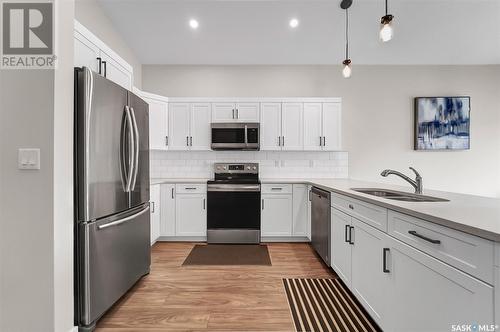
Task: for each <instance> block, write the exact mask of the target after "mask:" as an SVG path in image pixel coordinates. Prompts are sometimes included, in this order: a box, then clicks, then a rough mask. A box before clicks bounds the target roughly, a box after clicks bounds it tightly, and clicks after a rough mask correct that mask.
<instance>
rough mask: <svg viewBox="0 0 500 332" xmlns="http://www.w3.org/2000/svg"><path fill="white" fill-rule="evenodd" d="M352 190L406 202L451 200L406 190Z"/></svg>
mask: <svg viewBox="0 0 500 332" xmlns="http://www.w3.org/2000/svg"><path fill="white" fill-rule="evenodd" d="M351 190H354V191H357V192H360V193H363V194H368V195H373V196H377V197H382V198H387V199H392V200H395V201H405V202H449V200H447V199H444V198H439V197H432V196H425V195H418V194H411V193H407V192H404V191H397V190H390V189H380V188H351Z"/></svg>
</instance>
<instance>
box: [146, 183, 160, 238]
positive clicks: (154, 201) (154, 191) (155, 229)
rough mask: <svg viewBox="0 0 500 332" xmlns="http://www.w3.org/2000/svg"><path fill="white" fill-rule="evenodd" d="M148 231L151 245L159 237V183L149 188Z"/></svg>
mask: <svg viewBox="0 0 500 332" xmlns="http://www.w3.org/2000/svg"><path fill="white" fill-rule="evenodd" d="M149 195H150V202H151V205H150V214H151V216H150V223H151V224H150V231H151V245H153V244H154V243H155V242H156V240H158V238H159V237H160V219H161V202H160V200H161V199H160V185H154V186H151V188H150V194H149Z"/></svg>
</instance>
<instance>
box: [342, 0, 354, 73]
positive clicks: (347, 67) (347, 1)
mask: <svg viewBox="0 0 500 332" xmlns="http://www.w3.org/2000/svg"><path fill="white" fill-rule="evenodd" d="M351 5H352V0H342V2H341V3H340V8H342V9H344V10H345V60H344V61H342V65H343V66H344V67H343V69H342V76H344V78H349V77H351V74H352V68H351V59H349V12H348V9H349V7H351Z"/></svg>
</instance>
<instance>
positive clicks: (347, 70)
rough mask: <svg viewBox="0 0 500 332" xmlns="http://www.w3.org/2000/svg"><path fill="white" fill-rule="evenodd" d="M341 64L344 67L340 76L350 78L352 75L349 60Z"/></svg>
mask: <svg viewBox="0 0 500 332" xmlns="http://www.w3.org/2000/svg"><path fill="white" fill-rule="evenodd" d="M342 64H343V65H344V68H343V69H342V76H344V78H349V77H351V74H352V67H351V60H350V59H346V60H344V61H343V62H342Z"/></svg>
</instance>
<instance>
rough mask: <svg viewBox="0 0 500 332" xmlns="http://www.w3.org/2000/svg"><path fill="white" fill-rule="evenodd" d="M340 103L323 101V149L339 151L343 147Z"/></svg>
mask: <svg viewBox="0 0 500 332" xmlns="http://www.w3.org/2000/svg"><path fill="white" fill-rule="evenodd" d="M341 109H342V107H341V104H340V103H323V118H322V120H323V128H322V132H323V150H325V151H338V150H340V149H341V148H342V145H341V135H342V131H341V128H342V123H341V121H342V118H341Z"/></svg>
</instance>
